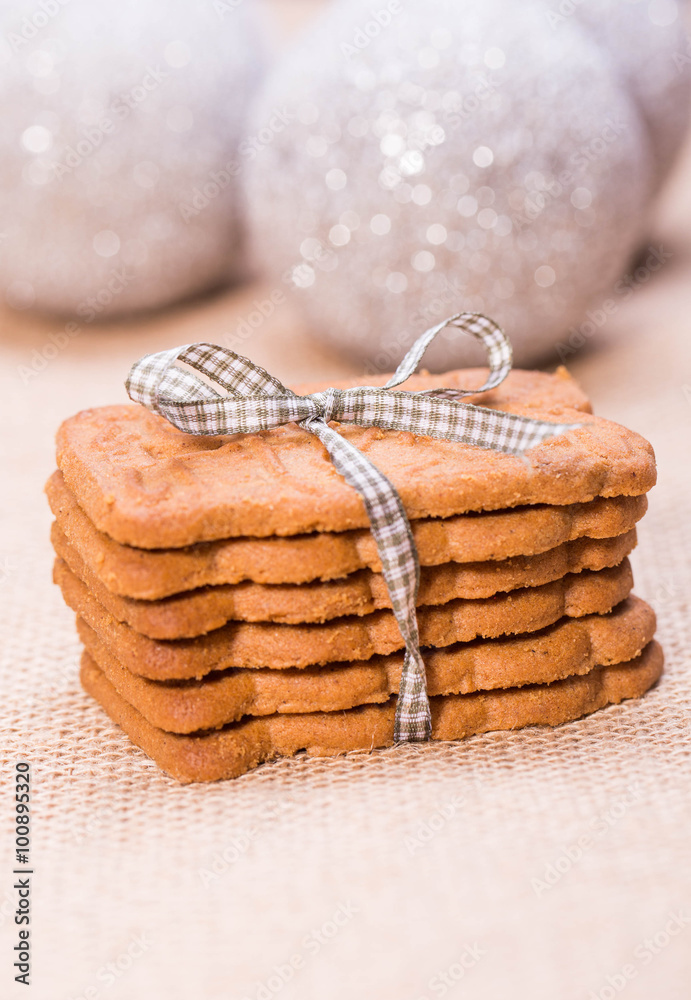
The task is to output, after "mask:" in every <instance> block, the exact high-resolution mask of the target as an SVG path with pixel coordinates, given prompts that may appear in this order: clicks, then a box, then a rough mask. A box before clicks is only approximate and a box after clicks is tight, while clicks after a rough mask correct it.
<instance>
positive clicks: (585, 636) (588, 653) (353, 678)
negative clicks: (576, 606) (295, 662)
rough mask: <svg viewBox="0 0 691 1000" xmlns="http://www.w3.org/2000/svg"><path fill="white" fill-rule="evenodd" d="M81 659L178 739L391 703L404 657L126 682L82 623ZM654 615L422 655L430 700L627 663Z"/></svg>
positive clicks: (576, 621) (634, 604) (578, 623)
mask: <svg viewBox="0 0 691 1000" xmlns="http://www.w3.org/2000/svg"><path fill="white" fill-rule="evenodd" d="M77 628H78V631H79V636H80V638H81V640H82V642H83V643H84V646H85V647H86V650H87V652H88V653H89V655H90V656H91V658H92V659H93V660H94V661H95V663H96V664H97V665H98V667H100V669H101V670H102V671H103V673H104V674H105V675H106V677H107V678H108V680H109V681H110V683H111V684H112V685H113V686H114V687H115V689H116V690H117V692H118V694H120V695H121V696H122V697H123V698H124V699H125V701H128V702H129V703H130V705H133V706H134V707H135V708H136V709H137V711H139V712H141V714H142V715H143V716H144V718H145V719H147V720H148V721H149V722H150V723H151V724H152V725H153V726H156V727H157V728H159V729H165V730H167V731H168V732H174V733H191V732H195V731H196V730H200V729H216V728H218V727H220V726H223V725H226V724H227V723H229V722H235V721H237V720H238V719H240V718H241V717H242V716H244V715H272V714H274V713H275V712H281V713H290V714H293V713H300V712H303V713H304V712H336V711H340V710H343V709H348V708H352V707H353V706H355V705H365V704H371V703H380V702H384V701H388V699H389V698H390V696H391V695H392V694H396V693H397V692H398V685H399V683H400V677H401V669H402V666H403V656H402V655H401V654H400V653H394V654H393V655H391V656H373V657H372V658H371V659H369V660H365V661H359V662H356V663H347V664H343V665H336V666H332V667H306V668H304V669H303V670H295V669H289V670H282V671H281V670H226V671H217V672H215V673H213V674H209V675H208V676H207V677H206V678H205V679H204V680H201V681H167V682H166V681H150V680H146V679H145V678H143V677H138V676H137V675H136V674H133V673H131V671H129V670H127V668H126V667H124V666H122V664H121V663H119V662H118V660H117V659H116V658H115V657H114V656H113V655H112V653H110V652H109V650H108V648H107V646H106V645H105V643H104V642H103V641H102V640H101V639H100V638H99V636H98V635H97V634H96V632H94V630H93V629H91V628H90V627H89V626H88V625H87V624H86V622H84V621H83V620H82V619H81V618H79V617H78V618H77ZM654 632H655V613H654V612H653V610H652V608H651V607H649V605H647V604H646V603H645V602H644V601H641V600H639V598H637V597H633V596H631V597H628V598H627V599H626V600H625V601H622V603H621V604H620V605H618V606H617V607H616V608H615V609H614V610H613V611H611V612H610V614H608V615H587V616H586V617H585V618H562V619H560V621H558V622H557V623H556V624H555V625H552V626H550V627H549V628H546V629H543V630H542V631H540V632H536V633H532V634H529V635H527V636H516V637H512V638H508V639H485V640H476V641H475V642H470V643H465V644H456V645H453V646H447V647H446V648H445V649H433V650H427V651H426V653H425V667H426V671H427V690H428V692H429V694H430V695H432V696H434V695H447V694H469V693H471V692H473V691H487V690H492V689H494V688H507V687H521V686H523V685H525V684H551V683H552V682H553V681H556V680H561V679H562V678H563V677H570V676H573V675H576V674H586V673H588V672H589V671H590V670H592V669H593V668H594V667H596V666H602V665H604V664H611V663H621V662H623V661H626V660H631V659H633V658H634V657H635V656H637V655H638V654H639V653H640V652H641V650H642V649H643V648H644V646H646V645H647V644H648V643H649V642H650V640H651V639H652V638H653V634H654Z"/></svg>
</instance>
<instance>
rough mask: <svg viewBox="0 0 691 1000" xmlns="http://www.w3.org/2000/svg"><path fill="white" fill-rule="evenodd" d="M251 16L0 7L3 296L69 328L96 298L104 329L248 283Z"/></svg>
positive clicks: (157, 6)
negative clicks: (243, 168)
mask: <svg viewBox="0 0 691 1000" xmlns="http://www.w3.org/2000/svg"><path fill="white" fill-rule="evenodd" d="M251 7H252V5H251V4H242V5H241V6H238V7H237V8H236V9H232V12H231V13H229V14H228V15H227V16H225V17H221V16H220V14H219V13H218V12H217V11H216V10H215V9H214V6H213V4H211V3H209V4H196V5H195V4H192V5H190V4H187V3H184V2H181V0H171V2H165V0H121V2H119V3H117V4H110V5H107V4H104V3H102V2H94V3H91V4H89V3H77V2H76V0H75V2H74V3H69V4H67V3H62V2H61V3H50V4H49V3H46V4H39V3H37V2H36V0H18V2H15V3H8V4H4V5H3V9H2V11H1V12H0V71H1V72H2V79H3V107H4V111H5V114H4V120H3V128H2V132H1V133H0V178H2V185H1V186H0V217H1V218H2V224H1V226H0V228H1V229H2V240H1V241H0V250H1V251H2V252H1V253H0V297H2V298H4V299H5V300H6V301H8V302H9V303H10V304H13V305H19V306H20V307H22V308H24V307H27V306H29V305H30V306H31V307H34V308H37V309H42V310H44V311H48V312H52V313H62V314H68V315H73V314H75V313H76V314H77V316H78V317H79V316H82V315H84V314H85V312H84V306H83V304H84V303H85V301H86V300H88V299H89V298H90V297H93V296H98V295H99V293H102V294H101V298H100V299H99V303H100V304H101V303H102V305H101V311H100V313H99V315H100V316H103V315H105V314H107V313H117V312H122V311H127V310H130V309H132V308H142V307H152V306H156V305H162V304H167V303H169V302H171V301H174V300H175V299H177V298H180V297H181V296H184V295H188V294H191V293H195V292H199V291H201V290H203V289H204V288H207V287H211V286H213V285H217V284H218V283H220V282H222V281H224V280H227V279H229V278H233V277H234V276H239V275H240V274H242V273H243V267H242V256H241V253H240V247H239V235H240V223H239V214H240V199H239V180H238V175H239V172H240V163H241V161H242V160H243V159H244V158H245V157H243V155H242V153H241V152H240V142H241V141H242V138H243V129H244V125H245V114H246V108H247V104H248V101H249V98H250V97H251V96H252V94H253V93H254V91H255V90H256V87H257V84H258V83H259V74H260V72H261V69H262V64H263V59H262V55H261V51H260V46H259V40H258V39H259V36H258V33H257V32H256V31H255V28H254V26H253V15H252V11H251V9H250V8H251ZM259 124H261V125H263V124H265V123H264V122H261V123H258V125H259ZM279 124H280V123H279ZM248 137H249V138H252V137H251V136H250V135H249V133H248ZM258 141H260V140H258ZM257 155H258V154H257ZM247 158H248V157H247ZM229 163H234V164H235V166H234V167H233V169H232V170H231V169H229V167H228V164H229ZM322 176H323V175H322ZM332 224H333V223H332ZM104 233H105V234H110V235H106V236H104ZM293 263H294V262H293ZM29 289H30V290H31V292H30V293H29V291H28V290H29ZM113 289H117V291H113ZM80 306H81V309H80ZM92 315H93V314H92Z"/></svg>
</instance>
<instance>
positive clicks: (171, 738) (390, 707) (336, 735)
mask: <svg viewBox="0 0 691 1000" xmlns="http://www.w3.org/2000/svg"><path fill="white" fill-rule="evenodd" d="M662 665H663V656H662V650H661V648H660V646H659V645H658V644H657V643H656V642H655V641H652V642H650V643H649V644H648V645H647V646H646V647H645V649H644V650H643V652H642V653H641V654H640V655H639V656H637V657H636V658H635V659H633V660H630V661H628V662H627V663H622V664H616V665H613V666H602V667H596V668H595V669H594V670H591V671H590V673H588V674H585V675H584V676H581V677H567V678H565V679H564V680H560V681H555V683H554V684H535V685H529V686H527V687H522V688H506V689H502V690H498V691H489V692H487V691H482V692H477V693H475V694H460V695H449V696H447V697H437V698H432V699H431V707H432V736H433V738H434V739H437V740H457V739H462V738H464V737H466V736H471V735H473V734H476V733H486V732H491V731H496V730H510V729H520V728H522V727H524V726H531V725H548V726H557V725H560V724H562V723H564V722H569V721H572V720H574V719H578V718H580V717H581V716H583V715H586V714H588V713H590V712H594V711H595V710H597V709H599V708H603V707H604V706H605V705H612V704H618V703H619V702H621V701H623V700H624V699H625V698H638V697H640V696H641V695H643V694H644V693H645V692H646V691H647V690H648V689H649V688H650V687H651V686H652V685H653V684H654V683H655V681H656V680H657V679H658V678H659V676H660V674H661V673H662ZM81 681H82V685H83V686H84V688H85V690H86V691H88V693H89V694H90V695H92V697H94V698H95V699H96V700H97V701H98V702H99V703H100V704H101V706H102V707H103V708H104V709H105V711H106V712H107V714H108V715H109V716H110V718H111V719H112V720H113V721H114V722H116V723H117V724H118V725H119V726H120V727H121V728H122V729H123V730H124V731H125V733H127V735H128V736H129V737H130V739H131V740H132V742H133V743H135V744H136V745H137V746H139V747H141V749H142V750H144V752H145V753H147V754H148V755H149V757H151V758H153V760H154V761H155V762H156V763H157V764H158V766H159V767H160V768H162V769H163V770H164V771H165V772H166V773H167V774H169V775H171V776H172V777H174V778H176V779H177V780H178V781H180V782H185V783H187V782H192V781H216V780H219V779H222V778H235V777H238V776H239V775H241V774H244V773H245V772H246V771H249V770H250V769H251V768H253V767H256V766H257V765H258V764H261V763H263V762H264V761H269V760H273V759H275V758H276V757H289V756H292V755H293V754H295V753H298V752H299V751H301V750H305V751H306V752H307V753H308V754H310V755H311V756H336V755H338V754H343V753H346V752H348V751H352V750H373V749H374V748H375V747H386V746H391V745H392V743H393V727H394V713H395V698H391V699H390V700H389V701H388V702H386V703H385V704H383V705H363V706H360V707H358V708H351V709H349V710H348V711H345V712H311V713H309V714H295V715H287V714H283V715H281V714H275V715H266V716H262V717H259V718H249V719H245V720H244V721H242V722H236V723H233V724H231V725H229V726H226V727H225V728H223V729H219V730H215V731H212V732H206V733H201V734H195V735H179V734H177V733H166V732H164V731H163V730H161V729H157V728H156V727H155V726H152V725H151V723H150V722H148V721H147V720H146V719H145V718H144V716H143V715H142V714H141V713H140V712H138V711H137V709H136V708H133V707H132V705H130V704H129V703H128V702H127V701H125V699H124V698H122V697H121V695H119V694H118V693H117V691H116V689H115V688H114V687H113V685H112V684H111V683H110V681H109V680H108V679H107V677H106V676H105V674H104V673H103V672H102V671H101V670H100V669H99V668H98V666H97V665H96V664H95V662H94V661H93V660H92V658H91V657H90V656H89V654H88V653H84V656H83V658H82V667H81Z"/></svg>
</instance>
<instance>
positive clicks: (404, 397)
mask: <svg viewBox="0 0 691 1000" xmlns="http://www.w3.org/2000/svg"><path fill="white" fill-rule="evenodd" d="M448 326H453V327H456V328H457V329H459V330H462V331H464V332H465V333H469V334H471V335H472V336H474V337H476V338H477V339H478V340H479V341H481V342H482V344H483V345H484V346H485V347H486V349H487V353H488V360H489V377H488V378H487V381H486V382H485V383H484V385H483V386H481V387H480V388H479V389H431V390H428V391H426V392H394V391H392V389H393V387H394V386H397V385H400V384H401V383H402V382H405V380H406V379H407V378H408V377H409V376H410V375H412V374H413V372H414V371H415V369H416V368H417V366H418V364H419V362H420V359H421V358H422V356H423V354H424V352H425V350H426V349H427V347H428V346H429V344H430V343H431V342H432V341H433V340H434V338H435V337H436V336H437V334H438V333H440V332H441V331H442V330H444V329H445V328H446V327H448ZM511 361H512V351H511V344H510V342H509V340H508V338H507V337H506V335H505V334H504V332H503V331H502V330H501V329H500V328H499V327H498V326H497V325H496V323H494V322H492V320H490V319H488V318H487V317H486V316H481V315H480V314H478V313H458V314H457V315H455V316H451V317H450V318H449V319H446V320H444V321H443V322H442V323H439V324H438V325H437V326H435V327H432V329H430V330H428V331H427V332H426V333H423V334H422V336H421V337H419V338H418V340H416V342H415V343H414V344H413V346H412V347H411V348H410V350H409V351H408V353H407V354H406V356H405V357H404V359H403V361H402V362H401V364H400V365H399V366H398V368H397V369H396V373H395V374H394V375H393V376H392V378H390V379H389V381H388V382H387V383H386V385H385V386H384V387H383V388H382V387H375V386H359V387H358V388H355V389H344V390H341V389H324V390H323V391H322V392H314V393H311V394H310V395H308V396H298V395H297V394H296V393H294V392H293V391H292V390H291V389H288V388H286V386H284V385H283V384H282V383H281V382H279V381H278V379H275V378H274V377H273V376H272V375H269V373H268V372H266V371H264V369H263V368H260V367H259V366H258V365H255V364H253V363H252V362H251V361H249V360H248V359H247V358H243V357H241V356H240V355H238V354H235V352H234V351H231V350H229V349H228V348H225V347H218V346H216V345H215V344H189V345H186V346H183V347H174V348H172V350H169V351H161V352H160V353H158V354H149V355H147V356H146V357H144V358H142V359H141V360H140V361H137V362H136V364H135V365H134V366H133V368H132V370H131V371H130V373H129V375H128V377H127V382H126V386H127V392H128V394H129V396H130V398H131V399H133V400H135V401H136V402H138V403H142V404H143V405H144V406H146V407H147V408H148V409H150V410H153V411H154V412H155V413H158V414H160V415H161V416H162V417H165V419H166V420H168V421H170V422H171V423H172V424H174V425H175V427H177V428H178V429H179V430H181V431H185V432H186V433H188V434H238V433H244V434H254V433H256V432H257V431H265V430H270V429H271V428H272V427H278V426H280V425H281V424H286V423H289V422H290V421H295V422H297V423H298V424H299V425H300V426H301V427H304V428H305V430H307V431H310V433H312V434H315V435H316V436H317V437H318V438H319V440H320V441H321V442H322V444H323V445H324V447H325V448H326V449H327V451H328V453H329V455H330V457H331V461H332V462H333V464H334V466H335V468H336V470H337V471H338V472H339V473H340V474H341V475H342V476H343V478H344V479H345V480H346V482H347V483H349V485H350V486H352V487H353V488H354V489H356V490H357V492H358V493H359V494H360V496H361V497H362V500H363V502H364V504H365V509H366V511H367V516H368V517H369V521H370V527H371V530H372V534H373V536H374V538H375V540H376V543H377V549H378V551H379V557H380V559H381V564H382V573H383V576H384V579H385V581H386V585H387V588H388V591H389V596H390V598H391V606H392V608H393V613H394V615H395V616H396V621H397V623H398V626H399V628H400V630H401V635H402V636H403V639H404V641H405V659H404V664H403V672H402V675H401V683H400V689H399V694H398V702H397V706H396V720H395V727H394V739H395V740H396V741H411V740H428V739H429V738H430V736H431V730H432V724H431V716H430V706H429V700H428V697H427V683H426V676H425V665H424V663H423V660H422V656H421V653H420V642H419V635H418V625H417V615H416V610H415V607H416V599H417V592H418V585H419V579H420V567H419V563H418V558H417V551H416V548H415V542H414V541H413V536H412V532H411V530H410V524H409V522H408V518H407V515H406V513H405V510H404V508H403V504H402V502H401V498H400V497H399V495H398V493H397V492H396V490H395V488H394V486H393V485H392V484H391V483H390V482H389V480H388V479H387V478H386V476H384V475H383V474H382V473H381V472H380V471H379V469H378V468H377V467H376V466H375V465H373V464H372V462H370V461H369V459H368V458H366V457H365V456H364V455H363V454H362V452H360V451H359V450H358V449H357V448H355V447H354V445H352V444H350V443H349V442H348V441H347V440H346V439H345V438H343V437H341V435H340V434H339V433H338V432H337V431H336V430H334V429H333V428H332V427H330V426H329V421H330V420H337V421H340V422H343V423H354V424H360V425H362V426H364V427H384V428H390V429H393V430H405V431H412V432H413V433H414V434H424V435H431V436H432V437H440V438H446V439H448V440H451V441H462V442H464V443H465V444H470V445H476V446H478V447H480V448H492V449H494V450H496V451H503V452H507V453H508V454H511V455H520V454H522V453H523V452H524V451H527V449H528V448H532V447H533V446H534V445H537V444H539V443H540V442H541V441H544V440H545V439H546V438H549V437H553V436H555V435H558V434H562V433H564V432H565V431H568V430H572V429H574V428H576V427H578V426H580V425H578V424H555V423H547V422H546V421H542V420H533V419H531V418H530V417H522V416H519V415H517V414H514V413H503V412H501V411H499V410H490V409H487V408H485V407H481V406H474V405H471V404H469V403H461V402H459V400H460V399H462V397H463V396H467V395H471V394H476V393H479V392H486V391H487V390H488V389H493V388H494V387H495V386H497V385H499V383H500V382H501V381H502V380H503V379H504V378H506V376H507V375H508V373H509V371H510V370H511ZM176 362H181V363H183V364H184V365H185V366H186V367H184V368H183V367H178V365H177V364H176ZM197 372H200V373H201V374H202V375H203V376H205V378H204V379H202V378H200V377H199V375H197V374H196V373H197Z"/></svg>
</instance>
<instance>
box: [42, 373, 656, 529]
mask: <svg viewBox="0 0 691 1000" xmlns="http://www.w3.org/2000/svg"><path fill="white" fill-rule="evenodd" d="M484 377H485V372H484V371H483V370H479V369H470V370H467V371H460V372H450V373H447V374H446V375H442V376H432V375H420V376H415V378H414V379H411V380H410V381H409V382H408V383H406V388H408V389H415V388H425V389H429V388H433V387H435V386H439V385H445V386H449V387H451V388H453V387H454V386H462V385H464V384H468V385H479V384H480V383H481V381H482V379H483V378H484ZM468 400H469V401H470V402H473V403H478V404H480V405H482V406H486V407H492V408H495V409H500V410H505V411H508V412H513V413H519V414H523V415H528V416H531V417H534V418H537V419H545V420H552V421H560V422H567V423H571V422H578V423H581V424H582V425H583V426H581V427H580V428H579V429H577V430H573V431H569V432H568V433H566V434H562V435H560V436H559V437H555V438H551V439H549V440H548V441H545V442H543V443H542V444H540V445H538V446H537V447H535V448H532V449H531V450H530V451H529V452H527V453H526V454H525V455H523V456H521V457H515V456H512V455H507V454H503V453H500V452H497V451H492V450H489V449H483V448H475V447H471V446H469V445H465V444H461V443H459V442H454V441H446V440H443V439H439V438H432V437H425V436H420V435H415V434H412V433H410V432H407V431H405V432H403V431H385V430H381V429H380V428H376V427H368V428H363V427H357V426H354V425H341V426H340V427H339V432H340V433H342V434H343V435H344V437H346V438H347V439H348V440H349V441H350V442H351V443H352V444H354V445H355V446H356V447H357V448H359V449H360V450H361V451H362V452H363V453H364V454H365V455H367V457H368V458H369V459H371V461H372V462H374V464H375V465H376V466H377V467H378V468H379V469H380V470H381V471H382V472H383V473H384V474H385V475H386V476H388V478H389V479H390V480H391V482H392V483H393V485H394V486H395V487H396V489H397V490H398V492H399V494H400V496H401V499H402V501H403V504H404V506H405V508H406V511H407V513H408V515H409V517H410V518H413V519H416V518H428V517H451V516H453V515H456V514H462V513H464V512H466V511H480V510H497V509H500V508H506V507H516V506H519V505H525V504H535V503H540V504H545V503H546V504H557V505H564V504H573V503H583V502H587V501H590V500H592V499H594V498H595V497H596V496H605V497H613V496H622V495H623V496H639V495H640V494H643V493H646V492H647V491H648V490H649V489H650V488H651V487H652V486H653V485H654V483H655V459H654V455H653V450H652V447H651V446H650V444H649V443H648V442H647V441H645V440H644V439H643V438H642V437H640V435H638V434H636V433H634V432H633V431H630V430H627V429H626V428H624V427H621V426H619V425H618V424H615V423H612V422H611V421H608V420H603V419H601V418H599V417H594V416H592V415H591V414H590V413H588V412H586V411H587V409H588V403H587V400H586V399H585V397H584V396H583V394H582V393H581V392H580V390H579V389H578V388H577V386H576V385H575V383H574V382H573V380H572V379H571V378H570V377H569V376H568V374H566V373H565V372H563V371H562V372H558V373H557V374H555V375H546V374H543V373H540V372H524V371H512V372H511V373H510V375H509V376H508V378H507V379H506V381H505V382H503V383H502V384H501V385H500V386H499V387H498V388H497V389H494V390H492V391H491V392H488V393H483V394H481V395H476V396H470V397H468ZM57 453H58V465H59V467H60V468H61V470H62V472H63V475H64V477H65V482H66V484H67V486H68V488H69V489H70V490H71V492H72V493H73V494H74V497H75V499H76V501H77V503H78V504H79V506H80V507H81V508H82V509H83V510H84V511H85V513H86V514H87V515H88V517H89V518H90V519H91V521H92V522H93V523H94V525H95V526H96V527H97V528H98V529H99V530H100V531H103V532H105V533H106V534H108V535H110V536H111V537H112V538H114V539H116V541H119V542H122V543H124V544H127V545H134V546H138V547H140V548H151V549H155V548H167V547H180V546H185V545H191V544H193V543H196V542H202V541H209V540H214V539H218V538H231V537H237V536H248V535H249V536H260V537H266V536H267V535H294V534H300V533H304V532H312V531H329V532H330V531H347V530H350V529H353V528H366V527H368V521H367V515H366V512H365V508H364V504H363V502H362V500H361V498H360V496H359V495H358V494H357V493H356V491H355V490H353V489H352V488H351V487H349V486H348V485H347V484H346V483H345V481H344V480H343V478H342V477H341V476H340V475H339V474H338V473H337V472H336V470H335V469H334V467H333V465H332V463H331V461H330V459H329V456H328V454H327V452H326V450H325V449H324V447H323V445H322V444H321V442H320V441H319V440H318V439H317V438H316V437H315V436H314V435H313V434H310V433H309V432H308V431H306V430H303V429H302V428H300V427H298V426H297V425H295V424H288V425H286V426H284V427H279V428H277V429H275V430H271V431H266V432H263V433H261V434H235V435H228V436H219V437H206V436H198V435H190V434H184V433H182V432H181V431H178V430H176V429H175V428H174V427H173V426H172V424H170V423H168V421H166V420H164V419H163V418H162V417H159V416H157V415H155V414H153V413H151V412H149V411H148V410H146V409H145V408H144V407H141V406H106V407H101V408H98V409H93V410H84V411H83V412H82V413H79V414H77V415H76V416H74V417H72V418H71V419H69V420H66V421H65V422H64V423H63V424H62V426H61V427H60V429H59V431H58V435H57Z"/></svg>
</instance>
